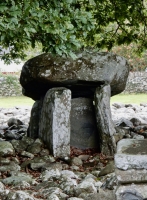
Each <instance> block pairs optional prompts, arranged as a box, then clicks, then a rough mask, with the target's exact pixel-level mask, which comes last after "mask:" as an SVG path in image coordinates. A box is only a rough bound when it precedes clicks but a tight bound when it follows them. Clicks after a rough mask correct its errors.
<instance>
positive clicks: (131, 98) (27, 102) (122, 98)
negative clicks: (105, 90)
mask: <svg viewBox="0 0 147 200" xmlns="http://www.w3.org/2000/svg"><path fill="white" fill-rule="evenodd" d="M115 102H120V103H131V104H140V103H147V94H130V95H126V94H120V95H116V96H113V97H111V104H112V103H115ZM33 103H34V100H32V99H31V98H28V97H24V96H20V97H0V108H13V107H15V106H32V105H33Z"/></svg>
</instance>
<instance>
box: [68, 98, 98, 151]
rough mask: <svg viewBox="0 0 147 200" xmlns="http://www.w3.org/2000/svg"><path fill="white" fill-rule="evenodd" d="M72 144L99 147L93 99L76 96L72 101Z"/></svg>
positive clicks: (81, 147)
mask: <svg viewBox="0 0 147 200" xmlns="http://www.w3.org/2000/svg"><path fill="white" fill-rule="evenodd" d="M70 144H71V146H74V147H77V148H80V149H86V148H99V137H98V130H97V126H96V119H95V112H94V106H93V100H92V99H88V98H74V99H72V101H71V138H70Z"/></svg>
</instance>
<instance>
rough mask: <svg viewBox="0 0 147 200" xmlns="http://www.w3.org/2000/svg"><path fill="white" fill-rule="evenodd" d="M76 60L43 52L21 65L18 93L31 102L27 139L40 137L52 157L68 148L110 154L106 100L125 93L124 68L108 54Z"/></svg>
mask: <svg viewBox="0 0 147 200" xmlns="http://www.w3.org/2000/svg"><path fill="white" fill-rule="evenodd" d="M76 56H77V58H76V59H75V60H73V59H72V58H67V57H60V56H55V55H52V54H50V53H45V54H42V55H39V56H37V57H34V58H32V59H30V60H28V61H27V62H26V63H25V64H24V66H23V68H22V71H21V76H20V83H21V85H22V88H23V89H22V91H23V94H24V95H25V96H28V97H30V98H32V99H34V100H35V103H34V105H33V107H32V111H31V119H30V125H29V130H28V136H30V137H32V138H38V137H39V138H41V139H42V140H43V141H44V142H45V143H46V145H47V146H48V148H49V149H50V151H51V152H52V153H53V155H54V156H55V157H64V156H69V155H70V146H75V147H77V148H81V149H86V148H97V149H99V150H100V151H101V152H102V153H103V154H106V155H114V152H115V148H116V143H115V139H114V135H115V134H116V130H115V127H114V124H113V121H112V118H111V111H110V97H111V96H112V95H116V94H119V93H121V92H122V91H123V90H124V89H125V86H126V81H127V77H128V73H129V65H128V63H127V60H126V59H125V58H123V57H121V56H118V55H116V54H113V53H108V52H101V53H99V52H95V51H89V50H85V51H83V52H78V53H77V54H76Z"/></svg>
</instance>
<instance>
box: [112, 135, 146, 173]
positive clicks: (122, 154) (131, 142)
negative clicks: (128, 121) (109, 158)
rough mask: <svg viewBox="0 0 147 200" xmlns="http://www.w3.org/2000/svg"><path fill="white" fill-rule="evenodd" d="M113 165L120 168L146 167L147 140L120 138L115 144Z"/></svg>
mask: <svg viewBox="0 0 147 200" xmlns="http://www.w3.org/2000/svg"><path fill="white" fill-rule="evenodd" d="M115 165H116V167H117V168H118V169H122V170H128V169H147V140H135V139H123V140H120V141H119V142H118V145H117V154H116V155H115Z"/></svg>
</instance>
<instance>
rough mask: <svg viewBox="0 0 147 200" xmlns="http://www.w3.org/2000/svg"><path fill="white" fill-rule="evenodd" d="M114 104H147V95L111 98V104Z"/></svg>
mask: <svg viewBox="0 0 147 200" xmlns="http://www.w3.org/2000/svg"><path fill="white" fill-rule="evenodd" d="M115 102H120V103H124V104H126V103H130V104H138V105H139V104H140V103H147V94H129V95H127V94H119V95H115V96H113V97H111V104H112V103H115Z"/></svg>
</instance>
